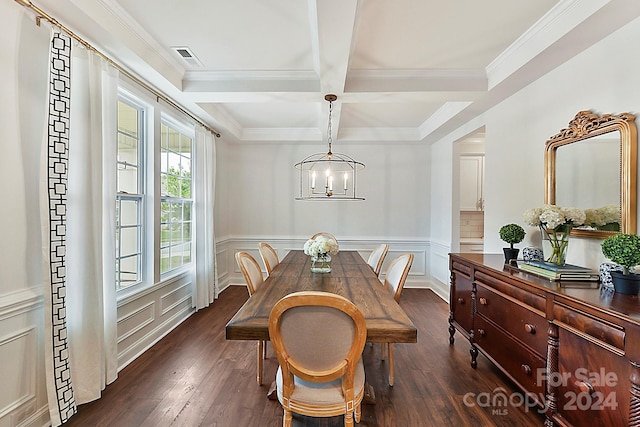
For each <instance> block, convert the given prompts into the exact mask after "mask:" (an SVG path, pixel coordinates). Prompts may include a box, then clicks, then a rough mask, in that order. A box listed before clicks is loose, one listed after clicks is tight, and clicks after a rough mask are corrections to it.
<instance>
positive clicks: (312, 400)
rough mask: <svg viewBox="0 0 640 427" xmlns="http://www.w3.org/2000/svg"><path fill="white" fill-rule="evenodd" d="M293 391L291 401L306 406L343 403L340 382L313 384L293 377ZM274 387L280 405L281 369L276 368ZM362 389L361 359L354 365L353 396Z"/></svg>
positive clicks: (339, 380) (362, 372) (362, 371)
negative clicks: (275, 387)
mask: <svg viewBox="0 0 640 427" xmlns="http://www.w3.org/2000/svg"><path fill="white" fill-rule="evenodd" d="M293 381H294V384H295V389H294V390H293V395H292V396H291V399H292V400H294V401H296V402H300V403H304V404H307V405H314V404H316V405H321V406H325V405H332V404H339V403H343V402H344V396H343V395H342V380H341V379H340V378H338V379H337V380H334V381H330V382H327V383H313V382H309V381H304V380H301V379H300V378H298V377H296V376H294V377H293ZM276 385H277V390H278V400H279V401H280V403H282V368H280V367H278V372H277V373H276ZM363 388H364V365H363V364H362V359H360V360H359V361H358V364H357V365H356V373H355V378H354V381H353V395H354V396H357V395H358V394H359V393H360V392H361V391H362V389H363Z"/></svg>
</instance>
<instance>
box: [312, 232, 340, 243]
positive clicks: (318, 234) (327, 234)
mask: <svg viewBox="0 0 640 427" xmlns="http://www.w3.org/2000/svg"><path fill="white" fill-rule="evenodd" d="M318 236H325V237H327V238H329V239H333V240H335V241H336V243H338V239H336V236H334V235H333V234H331V233H327V232H326V231H321V232H319V233H316V234H314V235H313V236H311V239H315V238H316V237H318Z"/></svg>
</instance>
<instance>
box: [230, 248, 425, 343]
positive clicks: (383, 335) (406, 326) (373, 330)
mask: <svg viewBox="0 0 640 427" xmlns="http://www.w3.org/2000/svg"><path fill="white" fill-rule="evenodd" d="M331 258H332V260H331V268H332V270H331V272H330V273H312V272H311V259H310V257H309V256H307V255H305V254H304V252H303V251H301V250H294V251H290V252H289V253H288V254H287V255H286V256H285V257H284V258H283V259H282V261H281V262H280V263H279V264H278V265H277V266H276V267H275V268H274V269H273V271H272V272H271V274H270V275H269V277H267V279H266V280H265V282H264V283H263V284H262V285H261V286H260V287H259V288H258V290H257V291H256V292H255V293H254V294H253V295H252V296H251V297H250V298H249V299H248V300H247V302H246V303H245V304H244V305H243V306H242V307H241V308H240V310H238V312H237V313H236V314H235V315H234V316H233V318H232V319H231V320H230V321H229V322H228V323H227V326H226V338H227V339H228V340H262V341H266V340H269V314H270V313H271V309H272V308H273V306H274V305H275V304H276V302H278V301H279V300H280V299H281V298H282V297H284V296H286V295H289V294H291V293H294V292H298V291H324V292H331V293H334V294H338V295H341V296H343V297H345V298H347V299H348V300H350V301H351V302H353V303H354V304H355V305H356V306H357V307H358V309H360V311H361V312H362V314H363V315H364V318H365V320H366V323H367V341H368V342H388V343H415V342H417V338H418V332H417V329H416V327H415V325H414V324H413V322H412V321H411V319H409V317H408V316H407V315H406V313H405V312H404V310H403V309H402V308H401V307H400V305H398V303H397V302H396V301H395V299H394V298H393V294H392V293H391V292H390V291H389V290H388V289H386V288H385V287H383V286H382V283H381V282H380V280H379V279H378V277H377V276H376V275H375V273H374V271H373V270H372V269H371V267H369V265H368V264H367V263H366V262H365V260H364V259H363V258H362V257H361V256H360V254H359V253H358V252H356V251H340V252H339V253H337V254H336V255H332V256H331Z"/></svg>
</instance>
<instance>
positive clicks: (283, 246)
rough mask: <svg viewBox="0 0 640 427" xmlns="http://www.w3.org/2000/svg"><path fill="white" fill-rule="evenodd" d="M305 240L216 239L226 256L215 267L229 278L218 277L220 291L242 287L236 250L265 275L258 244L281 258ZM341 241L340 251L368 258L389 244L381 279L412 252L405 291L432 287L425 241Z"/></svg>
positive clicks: (349, 239) (373, 238) (297, 248)
mask: <svg viewBox="0 0 640 427" xmlns="http://www.w3.org/2000/svg"><path fill="white" fill-rule="evenodd" d="M307 239H308V237H298V238H291V237H277V236H266V237H265V236H257V237H256V236H229V237H226V238H224V239H218V240H217V247H216V249H217V252H216V253H222V252H225V253H226V257H225V259H221V258H218V266H219V268H220V269H221V270H222V268H223V267H222V264H223V263H225V264H226V269H227V271H228V272H229V274H228V275H225V277H224V278H223V277H222V276H220V275H219V276H218V278H219V280H220V291H222V290H224V289H226V287H227V286H229V285H236V284H237V285H244V278H243V277H242V274H241V272H240V268H239V267H238V266H237V264H236V261H235V253H236V252H238V251H246V252H249V253H250V254H251V255H253V256H254V257H255V258H256V260H257V261H258V264H259V265H260V267H261V268H262V270H263V274H264V275H265V276H266V270H265V268H264V265H262V260H261V259H260V253H259V251H258V243H259V242H268V243H269V244H270V245H272V246H273V247H274V249H275V250H276V252H277V253H278V256H279V257H280V259H282V258H284V256H286V254H287V253H288V252H289V251H291V250H299V249H302V247H303V245H304V242H306V241H307ZM339 240H340V242H339V243H340V250H356V251H358V252H359V253H360V255H362V257H363V258H364V259H367V258H368V256H369V254H370V253H371V251H372V250H373V249H374V248H375V247H376V246H377V245H379V244H381V243H388V244H389V252H388V253H387V257H386V259H385V262H384V264H383V266H382V273H381V275H380V278H381V279H384V274H385V271H386V268H387V267H388V265H389V263H390V262H391V261H392V260H393V258H395V257H396V256H398V255H400V254H402V253H407V252H410V253H413V254H414V261H413V266H412V267H411V271H410V272H409V276H408V278H407V282H406V285H405V286H406V287H407V288H432V287H433V284H432V282H431V267H430V266H431V243H430V242H429V241H428V240H422V239H414V238H397V237H396V238H389V239H384V241H383V240H381V239H380V238H379V237H358V238H355V237H350V238H345V239H339Z"/></svg>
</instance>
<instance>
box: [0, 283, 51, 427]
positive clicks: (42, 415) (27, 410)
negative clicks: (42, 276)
mask: <svg viewBox="0 0 640 427" xmlns="http://www.w3.org/2000/svg"><path fill="white" fill-rule="evenodd" d="M43 316H44V306H43V299H42V295H41V294H39V293H38V291H37V290H35V289H25V290H22V291H18V292H15V293H11V294H7V295H2V296H0V360H2V361H5V362H6V363H3V364H2V365H0V378H1V381H2V386H1V387H0V427H9V426H18V425H20V426H34V427H35V426H37V427H40V426H43V425H46V424H47V422H48V421H49V412H48V409H47V396H46V384H45V381H44V344H43V343H44V340H43V321H42V319H43Z"/></svg>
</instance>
